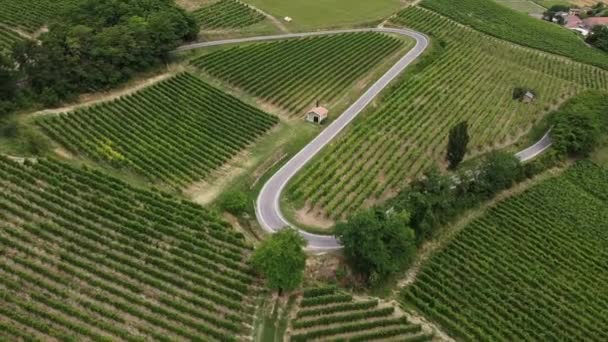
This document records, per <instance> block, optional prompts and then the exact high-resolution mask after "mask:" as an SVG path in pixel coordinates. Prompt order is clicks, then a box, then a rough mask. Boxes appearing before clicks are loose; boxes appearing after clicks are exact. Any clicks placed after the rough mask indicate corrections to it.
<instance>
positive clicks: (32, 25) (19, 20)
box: [0, 0, 74, 33]
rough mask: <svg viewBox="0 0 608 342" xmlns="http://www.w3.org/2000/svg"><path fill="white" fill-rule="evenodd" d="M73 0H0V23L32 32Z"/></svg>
mask: <svg viewBox="0 0 608 342" xmlns="http://www.w3.org/2000/svg"><path fill="white" fill-rule="evenodd" d="M73 1H74V0H59V1H54V0H0V8H1V9H2V11H0V24H3V25H6V26H9V27H16V28H19V29H22V30H24V31H26V32H30V33H32V32H34V31H36V30H38V29H39V28H41V27H42V26H43V25H44V24H47V23H48V21H49V20H50V19H52V18H53V17H55V16H56V15H57V14H58V13H59V12H60V11H61V10H63V9H64V8H65V6H66V5H68V4H70V3H71V2H73Z"/></svg>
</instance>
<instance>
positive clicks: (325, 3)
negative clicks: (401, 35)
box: [247, 0, 400, 30]
mask: <svg viewBox="0 0 608 342" xmlns="http://www.w3.org/2000/svg"><path fill="white" fill-rule="evenodd" d="M247 2H248V3H250V4H252V5H254V6H256V7H258V8H260V9H262V10H264V11H266V12H268V13H270V14H271V15H273V16H275V17H277V18H278V19H280V20H282V18H284V17H287V16H289V17H291V18H293V21H292V22H291V23H285V24H286V25H287V27H288V28H290V29H294V30H310V29H319V28H327V27H338V26H340V27H343V26H353V25H358V24H365V23H370V22H377V21H381V20H382V19H384V18H386V17H389V16H390V15H391V14H393V13H394V12H396V11H397V10H398V9H399V7H400V0H374V1H369V0H315V1H310V0H289V1H285V0H249V1H247ZM368 26H369V25H368Z"/></svg>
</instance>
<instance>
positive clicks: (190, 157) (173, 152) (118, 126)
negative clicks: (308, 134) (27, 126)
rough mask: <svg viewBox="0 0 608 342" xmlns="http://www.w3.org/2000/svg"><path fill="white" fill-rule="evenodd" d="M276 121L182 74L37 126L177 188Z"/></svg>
mask: <svg viewBox="0 0 608 342" xmlns="http://www.w3.org/2000/svg"><path fill="white" fill-rule="evenodd" d="M277 122H278V119H277V118H276V117H274V116H271V115H269V114H266V113H264V112H262V111H260V110H258V109H256V108H254V107H252V106H249V105H247V104H245V103H243V102H241V101H240V100H238V99H237V98H235V97H232V96H230V95H228V94H226V93H224V92H222V91H220V90H218V89H215V88H213V87H211V86H210V85H208V84H207V83H205V82H204V81H202V80H200V79H199V78H197V77H195V76H192V75H190V74H187V73H183V74H180V75H178V76H175V77H173V78H171V79H169V80H166V81H162V82H160V83H158V84H155V85H153V86H150V87H148V88H145V89H144V90H142V91H139V92H137V93H135V94H133V95H129V96H125V97H123V98H121V99H119V100H116V101H112V102H109V103H103V104H101V105H95V106H92V107H88V108H84V109H80V110H77V111H75V112H72V113H66V114H61V115H58V116H52V117H47V118H43V119H42V120H39V121H38V124H39V125H40V126H41V127H42V128H43V129H44V131H45V132H46V133H47V134H48V135H49V136H50V137H52V138H53V139H55V140H56V141H57V142H59V143H61V144H62V145H63V146H65V147H66V148H67V149H68V150H70V151H71V152H73V153H84V154H85V155H87V156H88V157H90V158H92V159H94V160H96V161H101V162H106V163H109V164H110V165H112V166H115V167H117V168H123V167H127V168H130V169H132V170H135V171H136V172H138V173H140V174H141V175H143V176H147V177H149V178H150V179H152V180H155V181H163V182H165V183H167V184H173V185H176V186H183V185H185V184H188V183H191V182H194V181H198V180H201V179H204V177H205V176H206V175H208V174H209V173H210V172H211V171H213V170H214V169H217V168H218V167H219V166H221V165H223V164H224V163H225V162H226V161H227V160H229V159H230V158H232V157H233V156H234V155H236V154H237V153H238V152H239V151H241V150H243V149H244V148H246V147H247V146H248V145H249V144H250V143H252V142H253V141H254V140H255V139H256V138H257V137H259V136H261V135H262V134H264V133H265V132H266V131H268V130H269V129H270V128H271V127H272V126H273V125H275V124H276V123H277Z"/></svg>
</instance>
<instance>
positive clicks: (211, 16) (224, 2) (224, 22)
mask: <svg viewBox="0 0 608 342" xmlns="http://www.w3.org/2000/svg"><path fill="white" fill-rule="evenodd" d="M194 16H195V17H196V19H197V20H198V22H199V23H200V25H201V28H203V29H238V28H243V27H247V26H250V25H253V24H256V23H258V22H260V21H263V20H264V19H265V17H264V15H263V14H262V13H260V12H258V11H256V10H254V9H253V8H251V7H249V6H247V5H246V4H244V3H242V2H240V1H237V0H220V1H218V2H216V3H214V4H212V5H209V6H206V7H203V8H201V9H199V10H196V11H195V12H194Z"/></svg>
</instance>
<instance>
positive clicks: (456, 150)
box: [446, 121, 470, 169]
mask: <svg viewBox="0 0 608 342" xmlns="http://www.w3.org/2000/svg"><path fill="white" fill-rule="evenodd" d="M469 140H470V139H469V124H468V123H467V122H466V121H462V122H460V123H459V124H457V125H456V126H454V127H452V129H451V130H450V135H449V139H448V154H447V157H446V159H447V161H448V162H449V163H450V169H455V168H456V167H457V166H458V164H460V162H461V161H462V160H463V159H464V156H465V154H466V153H467V146H468V145H469Z"/></svg>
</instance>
